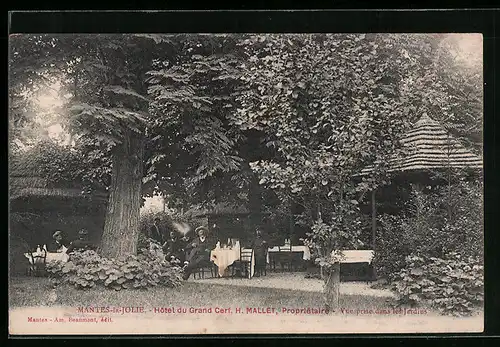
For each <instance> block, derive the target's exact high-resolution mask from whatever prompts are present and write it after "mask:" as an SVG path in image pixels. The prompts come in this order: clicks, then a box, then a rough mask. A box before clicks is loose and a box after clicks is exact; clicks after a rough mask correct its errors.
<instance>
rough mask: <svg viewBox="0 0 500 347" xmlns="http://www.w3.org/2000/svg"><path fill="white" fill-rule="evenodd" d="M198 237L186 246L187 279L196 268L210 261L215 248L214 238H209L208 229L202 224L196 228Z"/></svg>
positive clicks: (185, 267)
mask: <svg viewBox="0 0 500 347" xmlns="http://www.w3.org/2000/svg"><path fill="white" fill-rule="evenodd" d="M195 232H196V234H198V237H197V238H196V239H194V240H193V242H192V243H190V244H189V245H188V246H187V247H186V253H187V257H186V261H185V262H184V264H185V265H184V276H183V278H184V279H185V280H187V279H188V278H189V276H190V275H191V273H192V272H193V270H194V269H196V268H197V267H199V266H200V265H203V264H204V263H206V264H208V263H209V262H210V251H211V250H212V249H213V248H214V246H213V240H209V238H208V229H207V228H206V227H204V226H200V227H198V228H196V230H195Z"/></svg>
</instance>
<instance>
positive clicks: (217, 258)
mask: <svg viewBox="0 0 500 347" xmlns="http://www.w3.org/2000/svg"><path fill="white" fill-rule="evenodd" d="M243 249H245V248H243ZM210 260H211V261H213V262H214V264H215V265H217V267H218V269H219V277H223V276H224V272H225V271H226V269H227V267H228V266H229V265H231V264H233V263H234V262H235V261H236V260H240V248H239V247H234V248H232V249H224V248H215V249H213V250H212V251H211V252H210ZM254 272H255V255H254V254H253V253H252V260H251V263H250V276H251V277H253V275H254Z"/></svg>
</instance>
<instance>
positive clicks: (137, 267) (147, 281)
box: [47, 243, 182, 290]
mask: <svg viewBox="0 0 500 347" xmlns="http://www.w3.org/2000/svg"><path fill="white" fill-rule="evenodd" d="M47 271H48V272H49V275H50V276H51V278H52V280H53V282H54V284H55V285H57V284H59V283H69V284H72V285H74V286H75V287H77V288H80V289H87V288H92V287H95V286H99V285H102V286H104V287H107V288H111V289H115V290H121V289H131V288H144V289H145V288H148V287H151V286H157V285H163V286H167V287H175V286H178V285H180V284H181V283H182V269H181V268H180V267H179V266H178V264H177V263H176V262H168V261H165V259H164V255H163V252H162V251H161V246H160V245H158V244H156V243H151V244H150V248H149V249H141V252H139V253H138V255H129V256H127V257H125V258H123V259H107V258H103V257H101V256H100V255H99V254H97V253H96V252H95V251H91V250H87V251H75V252H73V253H72V254H71V258H70V260H69V261H68V262H67V263H62V262H50V263H48V264H47Z"/></svg>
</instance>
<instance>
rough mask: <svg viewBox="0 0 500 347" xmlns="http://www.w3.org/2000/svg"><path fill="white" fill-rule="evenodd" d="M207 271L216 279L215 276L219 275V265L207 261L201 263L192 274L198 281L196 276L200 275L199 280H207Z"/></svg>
mask: <svg viewBox="0 0 500 347" xmlns="http://www.w3.org/2000/svg"><path fill="white" fill-rule="evenodd" d="M205 270H207V272H210V275H211V276H212V278H214V277H215V274H217V265H215V264H214V263H213V262H211V261H210V260H206V261H203V262H201V263H200V264H199V265H198V266H197V267H196V268H195V269H194V270H193V272H192V274H193V278H194V279H196V276H197V275H198V279H200V278H201V279H205Z"/></svg>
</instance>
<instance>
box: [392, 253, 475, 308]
mask: <svg viewBox="0 0 500 347" xmlns="http://www.w3.org/2000/svg"><path fill="white" fill-rule="evenodd" d="M393 289H394V291H395V292H396V293H397V294H398V295H399V300H398V301H399V304H409V305H412V306H415V305H419V304H429V305H430V306H432V307H434V308H436V309H438V310H440V311H441V312H442V313H445V314H454V315H468V314H470V313H471V312H472V311H473V309H474V307H475V306H477V305H479V304H481V303H482V302H483V295H484V270H483V265H482V261H481V259H480V258H475V257H468V258H465V259H464V258H463V257H462V256H461V255H460V254H458V253H456V252H452V253H448V254H446V255H445V257H443V258H436V257H429V258H427V257H422V256H421V255H417V254H412V255H410V256H408V257H407V258H406V266H405V268H404V269H402V270H400V271H399V272H398V273H397V274H396V275H395V281H394V282H393Z"/></svg>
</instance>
